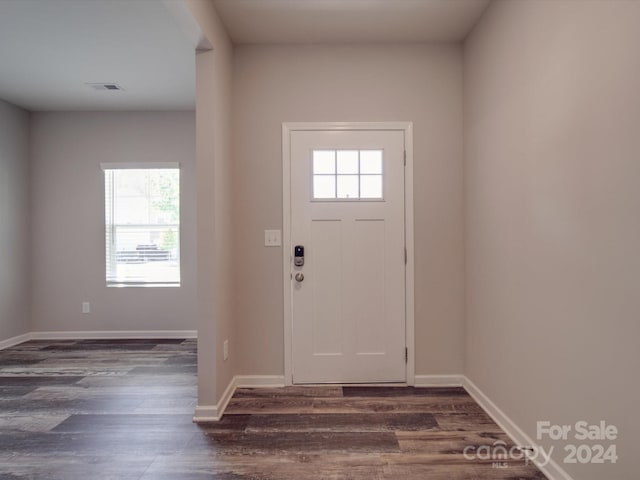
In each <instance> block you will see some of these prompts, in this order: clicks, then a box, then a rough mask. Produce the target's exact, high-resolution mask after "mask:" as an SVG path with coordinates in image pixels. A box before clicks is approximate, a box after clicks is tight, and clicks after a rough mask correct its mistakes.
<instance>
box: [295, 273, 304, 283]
mask: <svg viewBox="0 0 640 480" xmlns="http://www.w3.org/2000/svg"><path fill="white" fill-rule="evenodd" d="M294 278H295V279H296V282H301V281H303V280H304V273H302V272H298V273H296V276H295V277H294Z"/></svg>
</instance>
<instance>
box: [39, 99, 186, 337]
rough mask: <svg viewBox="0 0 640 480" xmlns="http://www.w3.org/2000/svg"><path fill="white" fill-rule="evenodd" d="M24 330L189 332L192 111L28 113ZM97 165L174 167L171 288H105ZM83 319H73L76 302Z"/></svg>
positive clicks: (101, 196) (101, 181)
mask: <svg viewBox="0 0 640 480" xmlns="http://www.w3.org/2000/svg"><path fill="white" fill-rule="evenodd" d="M31 119H32V120H31V176H30V183H31V191H32V196H31V199H32V209H31V214H32V216H31V225H32V227H31V232H32V241H31V247H32V259H33V261H32V270H31V278H32V284H33V290H32V325H31V330H32V331H91V330H193V329H195V328H196V308H195V302H196V256H195V248H196V238H195V229H196V224H195V221H196V216H195V198H196V191H195V190H196V184H195V122H194V114H193V112H166V113H158V112H153V113H127V112H123V113H108V112H95V113H33V114H32V115H31ZM101 162H180V164H181V171H182V195H181V200H182V205H181V208H182V225H181V259H182V271H181V276H182V286H181V287H180V288H107V287H106V286H105V253H104V248H105V247H104V241H105V240H104V238H105V237H104V175H103V173H102V170H101V168H100V163H101ZM83 301H89V302H90V303H91V313H90V314H82V313H81V303H82V302H83Z"/></svg>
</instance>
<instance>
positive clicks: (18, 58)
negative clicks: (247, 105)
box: [0, 0, 490, 111]
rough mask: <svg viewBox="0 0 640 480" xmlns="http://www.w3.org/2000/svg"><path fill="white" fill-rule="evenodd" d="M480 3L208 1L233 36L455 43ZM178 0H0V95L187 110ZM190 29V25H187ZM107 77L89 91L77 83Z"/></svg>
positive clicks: (188, 38)
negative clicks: (106, 86)
mask: <svg viewBox="0 0 640 480" xmlns="http://www.w3.org/2000/svg"><path fill="white" fill-rule="evenodd" d="M489 1H490V0H214V3H215V6H216V8H217V10H218V12H219V14H220V17H221V19H222V21H223V23H224V24H225V26H226V27H227V30H228V32H229V35H230V36H231V38H232V40H233V41H234V43H237V44H244V43H281V44H282V43H284V44H301V43H371V42H374V43H391V42H392V43H407V42H459V41H462V40H463V39H464V38H465V36H466V35H467V33H468V32H469V31H470V30H471V29H472V28H473V25H475V23H476V22H477V20H478V18H479V17H480V15H482V13H483V11H484V10H485V8H486V7H487V5H488V3H489ZM185 16H186V17H189V13H188V9H187V8H186V4H185V0H0V99H3V100H6V101H8V102H11V103H14V104H16V105H19V106H21V107H24V108H26V109H28V110H32V111H47V110H191V109H193V108H194V107H195V57H194V49H195V43H196V41H197V39H195V38H194V36H193V33H194V32H193V28H192V27H193V25H195V23H194V22H193V19H192V18H189V20H187V21H186V22H187V23H190V26H186V27H185ZM196 29H197V27H196ZM101 82H104V83H117V84H118V85H120V86H121V87H123V89H124V91H120V92H118V91H116V92H113V91H96V90H94V89H92V88H90V87H89V86H87V85H86V84H87V83H101Z"/></svg>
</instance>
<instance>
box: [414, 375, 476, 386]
mask: <svg viewBox="0 0 640 480" xmlns="http://www.w3.org/2000/svg"><path fill="white" fill-rule="evenodd" d="M463 385H464V375H416V376H415V380H414V386H416V387H462V386H463Z"/></svg>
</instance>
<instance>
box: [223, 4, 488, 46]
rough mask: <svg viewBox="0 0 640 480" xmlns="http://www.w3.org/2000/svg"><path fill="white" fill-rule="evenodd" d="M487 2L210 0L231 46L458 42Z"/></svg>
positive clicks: (476, 19)
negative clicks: (254, 44) (234, 44)
mask: <svg viewBox="0 0 640 480" xmlns="http://www.w3.org/2000/svg"><path fill="white" fill-rule="evenodd" d="M489 2H490V0H214V4H215V6H216V9H217V11H218V13H219V15H220V18H221V19H222V22H223V23H224V24H225V26H226V27H227V31H228V33H229V36H230V37H231V39H232V40H233V42H234V43H236V44H253V43H279V44H291V43H293V44H304V43H417V42H461V41H462V40H464V38H465V37H466V36H467V34H468V33H469V31H470V30H471V29H472V28H473V26H474V25H475V24H476V22H477V21H478V19H479V18H480V16H481V15H482V13H483V12H484V10H485V9H486V8H487V5H488V4H489Z"/></svg>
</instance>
